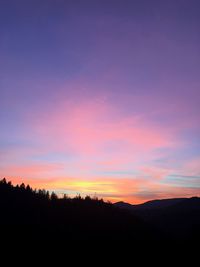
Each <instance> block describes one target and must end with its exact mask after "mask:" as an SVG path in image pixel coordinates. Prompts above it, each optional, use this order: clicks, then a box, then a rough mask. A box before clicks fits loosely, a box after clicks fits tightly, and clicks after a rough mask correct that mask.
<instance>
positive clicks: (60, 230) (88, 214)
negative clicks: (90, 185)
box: [0, 179, 156, 240]
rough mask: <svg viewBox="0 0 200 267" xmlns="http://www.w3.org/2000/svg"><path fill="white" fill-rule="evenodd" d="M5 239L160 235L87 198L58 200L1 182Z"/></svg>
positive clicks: (0, 207)
mask: <svg viewBox="0 0 200 267" xmlns="http://www.w3.org/2000/svg"><path fill="white" fill-rule="evenodd" d="M0 217H1V219H0V225H1V229H3V231H1V236H2V234H4V235H5V236H6V237H9V238H10V237H11V238H12V237H17V238H28V239H32V238H33V239H38V238H40V237H41V236H42V239H43V240H45V239H46V240H48V239H49V240H53V239H55V240H109V239H110V240H144V239H149V240H151V239H154V238H156V235H154V234H153V230H152V229H149V226H148V225H146V224H144V223H143V222H142V221H141V220H139V219H137V218H136V217H135V216H133V215H132V214H130V213H129V212H127V211H123V210H120V209H118V208H116V207H114V206H113V205H112V204H109V203H105V202H104V201H103V200H98V199H91V198H90V197H86V198H85V199H83V198H81V197H79V196H78V197H75V198H73V199H70V198H67V197H64V198H62V199H58V198H57V196H56V195H55V194H51V196H49V193H48V192H47V191H45V190H38V191H34V190H32V189H31V188H30V187H29V186H27V187H25V185H24V184H22V185H20V186H16V187H14V186H12V184H11V183H10V182H6V180H5V179H3V180H2V181H0Z"/></svg>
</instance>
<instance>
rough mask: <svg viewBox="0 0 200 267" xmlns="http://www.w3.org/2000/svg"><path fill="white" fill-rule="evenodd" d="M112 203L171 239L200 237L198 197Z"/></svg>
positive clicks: (199, 200)
mask: <svg viewBox="0 0 200 267" xmlns="http://www.w3.org/2000/svg"><path fill="white" fill-rule="evenodd" d="M114 205H115V206H116V207H118V208H120V209H125V210H127V211H129V212H131V213H132V214H134V215H135V216H138V217H139V218H140V219H142V220H143V221H145V222H146V223H150V224H151V225H154V227H156V229H159V230H160V231H161V232H162V233H165V235H166V236H168V237H169V238H171V239H176V240H178V239H179V240H182V239H187V238H188V239H189V238H193V237H194V236H196V238H197V236H198V237H200V198H199V197H191V198H174V199H161V200H152V201H148V202H145V203H143V204H138V205H131V204H129V203H125V202H117V203H115V204H114Z"/></svg>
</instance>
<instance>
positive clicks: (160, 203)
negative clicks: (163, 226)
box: [114, 197, 200, 209]
mask: <svg viewBox="0 0 200 267" xmlns="http://www.w3.org/2000/svg"><path fill="white" fill-rule="evenodd" d="M194 198H195V199H196V198H197V199H200V198H198V197H192V198H169V199H155V200H149V201H147V202H144V203H142V204H130V203H127V202H123V201H120V202H116V203H114V205H115V206H117V207H119V208H126V209H160V208H167V207H170V206H173V205H175V204H178V203H181V202H183V201H186V200H188V199H194Z"/></svg>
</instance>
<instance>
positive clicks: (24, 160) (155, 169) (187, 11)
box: [0, 0, 200, 203]
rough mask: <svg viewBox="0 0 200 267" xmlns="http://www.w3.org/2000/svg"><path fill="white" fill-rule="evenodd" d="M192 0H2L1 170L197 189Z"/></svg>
mask: <svg viewBox="0 0 200 267" xmlns="http://www.w3.org/2000/svg"><path fill="white" fill-rule="evenodd" d="M199 14H200V2H199V1H198V0H168V1H164V0H163V1H162V0H151V1H149V0H130V1H129V0H106V1H105V0H91V1H89V0H84V1H81V0H79V1H78V0H70V1H68V0H18V1H15V0H2V1H1V4H0V107H1V108H0V125H1V131H0V177H2V178H3V177H4V176H5V177H7V178H9V179H11V180H12V181H13V182H14V183H16V182H21V181H24V182H25V183H30V184H31V185H32V186H33V187H45V188H46V189H49V190H55V191H56V192H58V193H64V192H66V193H68V194H69V195H75V194H77V193H81V194H83V195H85V194H90V195H93V194H95V193H96V194H97V195H98V196H100V197H104V198H106V199H110V200H112V201H117V200H125V201H129V202H134V203H136V202H143V201H145V200H149V199H152V198H164V197H179V196H192V195H200V138H199V136H200V120H199V117H200V16H199Z"/></svg>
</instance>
